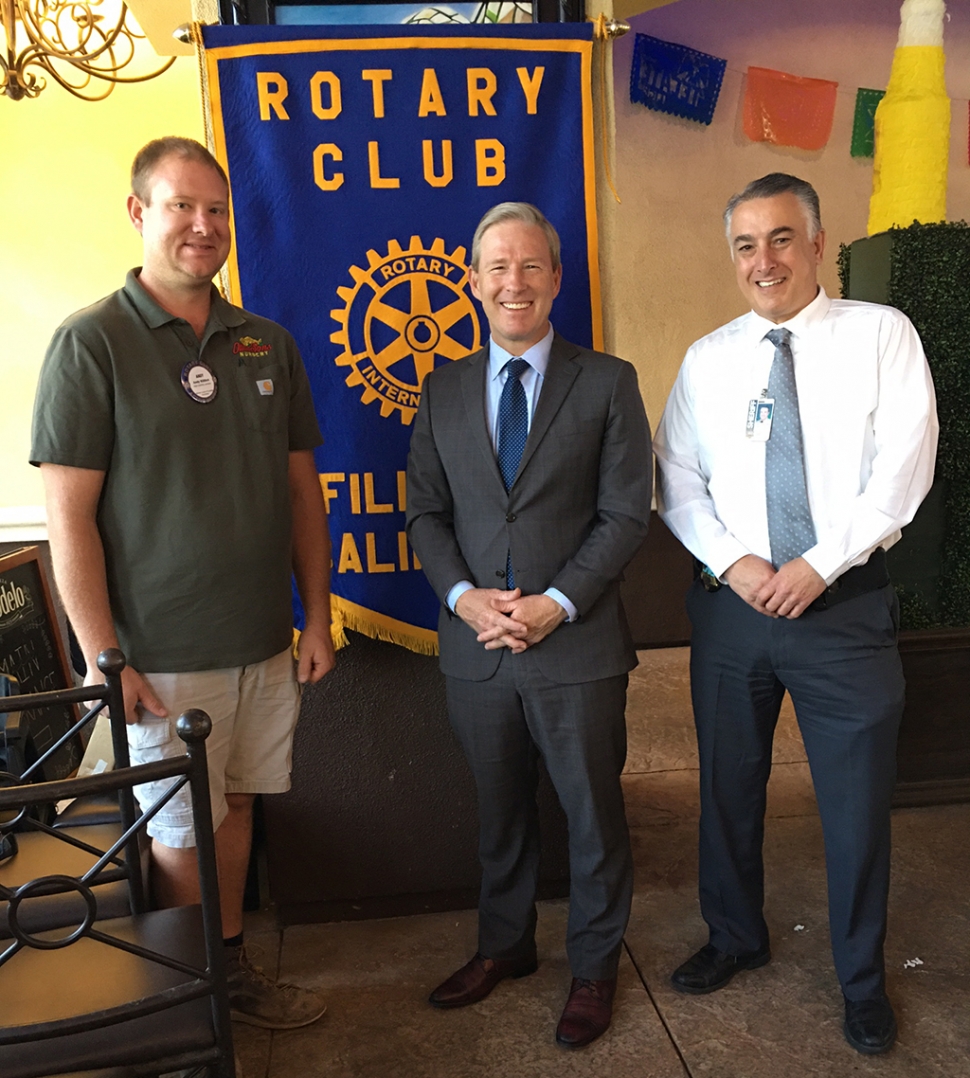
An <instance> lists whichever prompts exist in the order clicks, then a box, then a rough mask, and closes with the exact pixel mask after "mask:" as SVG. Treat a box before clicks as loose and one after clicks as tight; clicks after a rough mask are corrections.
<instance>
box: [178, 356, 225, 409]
mask: <svg viewBox="0 0 970 1078" xmlns="http://www.w3.org/2000/svg"><path fill="white" fill-rule="evenodd" d="M182 388H183V389H184V390H185V392H186V393H187V394H188V395H189V396H190V397H191V398H192V400H194V401H197V402H198V403H199V404H211V403H212V402H213V401H214V400H215V399H216V395H217V394H218V392H219V382H218V379H217V378H216V376H215V373H214V372H213V370H212V368H211V367H209V366H207V365H206V364H205V363H203V362H202V360H201V359H193V360H189V362H188V363H186V364H185V366H184V367H183V368H182Z"/></svg>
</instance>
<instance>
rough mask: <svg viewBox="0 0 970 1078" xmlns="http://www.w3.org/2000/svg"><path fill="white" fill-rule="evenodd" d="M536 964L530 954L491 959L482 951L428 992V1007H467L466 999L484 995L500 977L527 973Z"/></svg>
mask: <svg viewBox="0 0 970 1078" xmlns="http://www.w3.org/2000/svg"><path fill="white" fill-rule="evenodd" d="M538 968H539V963H538V962H537V961H536V960H535V959H534V958H529V959H525V960H523V959H521V958H509V959H502V958H496V959H491V958H486V957H485V956H484V955H483V954H476V955H475V957H474V958H472V959H471V960H470V961H469V962H466V963H465V964H464V965H463V966H462V967H461V969H460V970H458V972H457V973H453V974H452V975H451V976H450V977H449V978H448V980H447V981H444V982H443V983H442V984H439V985H438V987H437V988H436V989H435V990H434V991H433V992H432V993H431V995H430V996H428V1002H429V1003H430V1004H431V1006H432V1007H440V1008H442V1009H444V1008H448V1007H467V1006H468V1005H469V1004H470V1003H477V1002H478V1001H479V1000H480V999H484V998H485V997H486V996H487V995H488V994H489V992H491V991H492V989H493V988H494V987H495V986H496V985H497V984H498V983H499V981H504V980H505V978H506V977H513V978H517V977H528V976H529V974H530V973H535V971H536V970H537V969H538Z"/></svg>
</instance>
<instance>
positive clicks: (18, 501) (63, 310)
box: [0, 58, 204, 513]
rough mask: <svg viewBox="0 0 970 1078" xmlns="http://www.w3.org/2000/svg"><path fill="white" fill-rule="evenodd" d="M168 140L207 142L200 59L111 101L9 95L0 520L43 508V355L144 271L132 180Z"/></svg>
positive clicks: (3, 150) (5, 112) (1, 137)
mask: <svg viewBox="0 0 970 1078" xmlns="http://www.w3.org/2000/svg"><path fill="white" fill-rule="evenodd" d="M160 135H187V136H189V137H191V138H196V139H199V140H200V141H203V140H204V135H203V128H202V109H201V104H200V95H199V84H198V69H197V67H196V62H195V60H194V58H193V59H188V58H186V59H179V60H177V61H176V62H175V65H174V66H173V67H172V68H170V69H169V70H168V71H167V72H166V73H165V74H164V75H161V76H159V77H158V78H157V79H154V80H152V81H150V82H146V83H141V84H137V85H131V86H118V87H116V88H115V90H114V92H113V93H112V94H111V96H110V97H108V98H107V99H106V100H104V101H98V102H85V101H79V100H77V99H76V98H74V97H72V96H71V95H70V94H68V93H67V91H66V90H63V89H61V87H59V86H57V85H54V84H49V85H48V86H47V88H46V89H45V90H44V91H43V92H42V93H41V95H40V96H39V97H38V98H36V99H34V100H32V101H29V100H23V101H10V100H9V99H8V98H6V97H0V282H2V287H0V327H2V334H3V340H2V344H0V356H2V358H0V371H2V372H3V378H2V385H3V395H2V401H3V406H2V419H0V513H2V511H3V510H4V509H5V508H6V507H9V506H36V505H41V504H42V503H43V492H42V488H41V483H40V475H39V472H38V471H37V469H35V468H31V467H30V465H29V464H28V463H27V455H28V452H29V445H30V416H31V408H32V403H33V399H34V387H35V385H36V382H37V374H38V371H39V370H40V364H41V361H42V359H43V357H44V350H45V349H46V347H47V342H48V340H49V339H50V336H51V334H52V333H53V331H54V330H55V329H56V328H57V326H58V325H59V324H60V322H61V321H63V319H64V318H65V317H66V316H67V315H68V314H70V313H71V312H72V311H75V310H77V309H78V308H80V307H84V306H87V305H88V304H89V303H93V302H94V301H95V300H97V299H99V298H100V297H101V296H104V295H107V294H108V293H109V292H112V291H114V290H115V289H116V288H119V287H120V286H121V285H122V284H123V283H124V275H125V272H126V271H127V270H128V269H129V268H130V267H131V266H133V265H137V264H138V263H139V259H140V252H141V244H140V242H139V239H138V235H137V233H136V232H135V231H134V229H133V228H132V227H131V225H130V224H129V223H128V218H127V215H126V213H125V198H126V196H127V194H128V171H129V169H130V167H131V161H132V158H133V157H134V155H135V153H136V152H137V150H138V149H139V147H140V146H142V145H144V144H145V143H146V142H148V141H149V140H150V139H153V138H157V137H158V136H160Z"/></svg>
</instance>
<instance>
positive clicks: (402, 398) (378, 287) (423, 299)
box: [330, 236, 481, 423]
mask: <svg viewBox="0 0 970 1078" xmlns="http://www.w3.org/2000/svg"><path fill="white" fill-rule="evenodd" d="M350 276H351V277H352V278H353V281H354V285H353V287H352V288H345V287H340V288H338V289H337V295H338V296H339V297H340V299H341V300H343V302H344V306H343V307H342V308H338V309H337V310H333V311H331V312H330V316H331V318H333V319H334V321H336V322H337V323H338V324H339V326H340V329H338V330H337V331H336V332H334V333H332V334H331V335H330V340H331V342H332V343H333V344H338V345H341V346H342V348H343V351H342V352H341V353H340V355H338V356H337V358H336V363H337V366H338V367H351V368H353V369H352V370H351V371H350V373H349V374H348V375H347V378H346V383H347V385H348V386H360V387H361V400H362V401H363V403H364V404H374V403H380V408H381V415H382V416H383V417H384V418H387V417H388V416H391V415H393V414H394V412H397V413H398V414H399V415H400V417H401V422H402V423H410V422H411V421H412V420H413V419H414V416H415V413H416V412H417V410H418V404H419V403H420V402H421V383H422V382H423V381H424V378H425V376H426V375H427V374H429V373H430V372H431V371H433V370H434V368H435V367H436V366H437V365H438V364H439V362H440V361H442V360H454V359H461V358H462V357H463V356H467V355H468V354H469V353H470V352H474V351H476V350H477V349H478V348H479V347H480V346H481V331H480V328H479V322H478V317H477V315H476V313H475V307H474V305H473V303H472V298H471V296H470V295H469V292H468V267H467V266H466V265H465V248H464V247H456V248H455V249H454V251H452V252H451V254H446V253H445V241H444V240H443V239H436V240H435V241H434V242H433V243H432V244H431V246H430V247H427V248H426V247H425V246H424V244H423V243H422V242H421V237H420V236H412V237H411V241H410V243H409V244H408V248H407V250H404V248H403V247H402V246H401V244H400V243H398V241H397V240H388V243H387V255H386V256H384V257H382V256H381V255H379V254H378V253H377V251H373V250H371V251H368V252H367V268H366V269H362V268H361V267H359V266H351V267H350Z"/></svg>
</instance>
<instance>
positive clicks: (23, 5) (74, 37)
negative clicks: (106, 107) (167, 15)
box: [0, 0, 175, 101]
mask: <svg viewBox="0 0 970 1078" xmlns="http://www.w3.org/2000/svg"><path fill="white" fill-rule="evenodd" d="M102 2H103V0H0V26H2V27H3V30H4V33H5V38H6V42H5V43H6V48H5V50H4V51H0V95H4V94H5V95H6V96H7V97H9V98H12V99H13V100H14V101H19V100H20V99H21V98H24V97H36V96H37V95H38V94H39V93H40V92H41V90H43V89H44V87H45V86H46V85H47V78H46V76H48V75H49V76H50V77H51V78H52V79H53V80H54V81H55V82H58V83H60V85H61V86H63V87H64V89H65V90H68V91H69V92H70V93H72V94H74V96H75V97H79V98H81V99H82V100H83V101H101V100H103V99H104V98H105V97H107V96H108V94H110V93H111V91H112V90H113V89H114V87H115V84H116V83H119V82H145V81H147V80H148V79H153V78H155V77H156V76H157V75H161V74H162V72H163V71H167V70H168V69H169V68H170V67H171V66H172V64H173V63H175V57H174V56H173V57H171V58H170V59H167V60H166V61H165V62H164V63H163V64H162V66H161V67H159V68H158V69H157V70H155V71H151V72H149V73H148V74H145V75H127V76H125V75H122V74H120V72H121V71H122V70H123V69H124V68H126V67H127V66H128V65H129V64H130V63H131V62H132V60H133V59H134V58H135V42H136V41H138V40H144V39H145V38H144V35H143V34H140V33H138V32H137V31H136V30H134V29H133V28H132V27H131V26H128V25H127V22H126V20H127V18H128V7H127V5H126V4H123V3H120V4H119V3H118V2H117V0H109V4H108V7H109V8H110V9H111V11H110V14H108V13H104V9H103V7H102ZM115 11H117V15H115ZM18 39H19V41H20V42H21V44H22V47H21V48H20V50H19V52H18V49H17V45H18ZM95 80H97V81H95Z"/></svg>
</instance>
